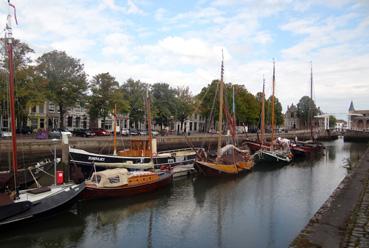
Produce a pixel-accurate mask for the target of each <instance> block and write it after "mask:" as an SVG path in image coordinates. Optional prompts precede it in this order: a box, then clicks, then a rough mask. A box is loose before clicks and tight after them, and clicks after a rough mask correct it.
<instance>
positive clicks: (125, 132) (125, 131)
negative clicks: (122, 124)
mask: <svg viewBox="0 0 369 248" xmlns="http://www.w3.org/2000/svg"><path fill="white" fill-rule="evenodd" d="M121 133H122V135H123V136H128V135H129V129H128V128H122V132H121Z"/></svg>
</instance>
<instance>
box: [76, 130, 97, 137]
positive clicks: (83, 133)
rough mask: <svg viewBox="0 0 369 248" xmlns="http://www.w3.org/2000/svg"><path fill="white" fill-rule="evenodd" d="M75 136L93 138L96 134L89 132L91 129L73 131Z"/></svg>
mask: <svg viewBox="0 0 369 248" xmlns="http://www.w3.org/2000/svg"><path fill="white" fill-rule="evenodd" d="M73 135H75V136H81V137H93V136H95V135H96V134H95V133H94V132H93V131H91V130H89V129H74V130H73Z"/></svg>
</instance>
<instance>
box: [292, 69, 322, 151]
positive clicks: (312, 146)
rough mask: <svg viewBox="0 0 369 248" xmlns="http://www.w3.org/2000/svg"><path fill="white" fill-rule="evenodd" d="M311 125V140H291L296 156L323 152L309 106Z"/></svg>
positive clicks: (311, 97) (311, 77) (311, 79)
mask: <svg viewBox="0 0 369 248" xmlns="http://www.w3.org/2000/svg"><path fill="white" fill-rule="evenodd" d="M310 68H311V69H310V99H311V100H313V65H312V63H311V67H310ZM308 118H309V127H310V136H311V140H308V141H297V140H296V141H292V142H291V147H290V148H291V151H292V153H293V154H294V155H295V156H300V157H301V156H308V155H311V154H315V153H320V152H322V151H323V150H324V149H325V147H324V145H323V144H322V143H321V142H318V141H317V140H316V138H315V137H314V135H313V125H312V119H313V113H311V108H310V107H309V113H308Z"/></svg>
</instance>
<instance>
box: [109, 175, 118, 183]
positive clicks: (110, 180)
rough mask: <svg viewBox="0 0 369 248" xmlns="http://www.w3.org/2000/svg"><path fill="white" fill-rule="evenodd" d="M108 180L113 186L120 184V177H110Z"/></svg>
mask: <svg viewBox="0 0 369 248" xmlns="http://www.w3.org/2000/svg"><path fill="white" fill-rule="evenodd" d="M108 180H109V183H111V184H113V183H119V182H120V180H119V176H115V177H109V178H108Z"/></svg>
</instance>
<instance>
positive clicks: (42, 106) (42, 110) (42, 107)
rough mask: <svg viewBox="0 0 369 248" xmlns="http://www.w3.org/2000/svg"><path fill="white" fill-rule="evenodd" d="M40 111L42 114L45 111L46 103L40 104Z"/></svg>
mask: <svg viewBox="0 0 369 248" xmlns="http://www.w3.org/2000/svg"><path fill="white" fill-rule="evenodd" d="M38 111H39V113H40V114H43V113H44V104H42V105H40V106H38Z"/></svg>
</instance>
